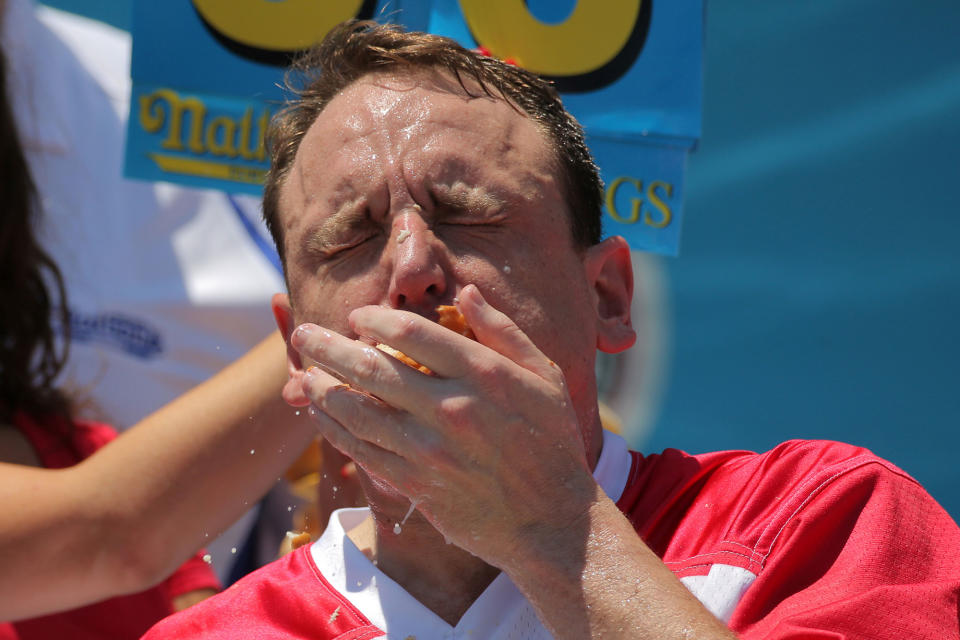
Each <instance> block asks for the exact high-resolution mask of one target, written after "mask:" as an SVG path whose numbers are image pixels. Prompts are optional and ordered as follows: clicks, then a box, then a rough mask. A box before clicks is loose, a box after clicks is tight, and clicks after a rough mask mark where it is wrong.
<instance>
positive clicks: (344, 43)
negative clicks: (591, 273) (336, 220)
mask: <svg viewBox="0 0 960 640" xmlns="http://www.w3.org/2000/svg"><path fill="white" fill-rule="evenodd" d="M424 70H426V71H433V72H446V73H448V74H450V75H451V76H452V77H453V78H455V79H456V81H457V82H458V83H459V84H460V86H461V87H462V88H463V90H464V91H465V92H466V93H467V95H470V96H475V97H477V96H478V95H479V94H477V92H478V91H480V92H483V94H484V95H486V96H489V97H493V98H499V99H503V98H506V100H507V101H508V102H509V103H510V104H511V106H513V107H514V109H517V110H518V111H520V112H522V113H523V114H525V115H526V116H527V117H529V118H531V119H532V120H533V121H534V122H535V123H536V124H537V125H538V126H539V127H540V129H541V131H543V132H544V133H545V135H546V136H547V139H548V140H549V142H550V143H551V146H552V148H553V151H554V154H555V158H554V160H555V162H556V165H557V168H558V171H557V173H558V175H559V177H560V184H561V188H562V189H563V190H564V196H565V198H566V202H567V207H568V210H569V215H570V229H571V233H572V236H573V241H574V245H575V246H576V247H577V248H581V249H582V248H586V247H589V246H591V245H594V244H596V243H597V242H599V241H600V236H601V207H602V203H603V184H602V183H601V181H600V175H599V172H598V171H597V166H596V164H595V163H594V161H593V157H592V156H591V155H590V151H589V149H588V148H587V145H586V141H585V140H584V134H583V128H582V127H581V126H580V124H579V123H578V122H577V121H576V119H575V118H574V117H573V116H572V115H571V114H570V113H569V112H568V111H567V110H566V109H565V108H564V107H563V103H562V102H561V101H560V96H559V94H558V93H557V92H556V90H555V89H554V88H553V86H552V85H551V84H550V83H548V82H547V81H545V80H543V79H542V78H540V77H539V76H537V75H535V74H533V73H530V72H529V71H526V70H524V69H522V68H520V67H517V66H513V65H510V64H506V63H504V62H501V61H500V60H497V59H495V58H491V57H488V56H485V55H482V54H480V53H478V52H475V51H470V50H469V49H465V48H464V47H462V46H460V45H459V44H458V43H457V42H455V41H454V40H452V39H450V38H445V37H442V36H437V35H433V34H429V33H420V32H415V31H406V30H405V29H404V28H403V27H400V26H397V25H382V24H377V23H376V22H372V21H356V20H350V21H347V22H344V23H342V24H340V25H339V26H337V27H335V28H334V29H333V30H332V31H331V32H330V33H329V34H328V35H327V37H326V38H325V39H324V40H323V41H322V42H321V43H320V44H319V45H317V46H316V47H314V48H313V49H311V50H310V51H308V52H307V53H306V54H304V55H303V56H301V57H300V58H299V59H298V60H297V61H296V62H295V63H294V64H293V66H292V67H291V69H290V71H289V72H288V73H287V89H288V90H289V91H290V92H292V94H293V95H294V98H293V99H292V100H291V101H290V103H289V104H288V105H287V107H286V108H285V109H283V110H282V111H281V112H280V113H278V114H277V115H276V116H275V117H274V119H273V121H272V122H271V126H270V129H269V131H268V134H267V140H268V146H269V149H270V171H269V173H268V174H267V179H266V184H265V186H264V195H263V216H264V219H265V221H266V223H267V227H268V228H269V229H270V233H271V234H272V235H273V239H274V242H275V243H276V245H277V250H278V251H279V252H280V256H281V259H284V244H283V233H282V227H281V225H280V221H279V200H280V190H281V188H282V186H283V184H284V181H285V180H286V178H287V176H288V174H289V172H290V168H291V166H292V165H293V161H294V159H295V157H296V155H297V150H298V149H299V148H300V143H301V141H302V140H303V137H304V135H305V134H306V133H307V130H308V129H309V128H310V126H311V125H312V124H313V122H314V121H315V120H316V118H317V116H318V115H320V113H321V112H322V111H323V110H324V108H326V106H327V105H328V104H329V103H330V101H331V100H332V99H333V98H334V97H335V96H336V95H337V94H339V93H340V92H341V91H343V90H344V89H345V88H347V87H348V86H350V85H351V84H352V83H354V82H356V81H357V80H359V79H360V78H362V77H363V76H365V75H368V74H371V73H379V72H398V73H413V72H418V71H424ZM468 86H469V87H470V88H468ZM284 263H285V259H284Z"/></svg>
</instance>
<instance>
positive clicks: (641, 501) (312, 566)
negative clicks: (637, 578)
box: [146, 441, 960, 640]
mask: <svg viewBox="0 0 960 640" xmlns="http://www.w3.org/2000/svg"><path fill="white" fill-rule="evenodd" d="M630 455H631V457H632V464H631V466H630V471H629V477H628V480H627V482H626V486H625V488H624V490H623V492H622V494H621V495H620V496H619V499H618V501H617V506H618V507H619V508H620V509H621V510H622V511H623V512H624V514H625V515H626V516H627V518H629V519H630V521H631V522H632V523H633V525H634V527H635V528H636V530H637V532H638V534H639V535H640V536H641V537H642V538H643V539H644V540H645V541H646V542H647V544H648V545H650V547H651V548H652V549H653V550H654V551H655V552H656V553H657V554H658V555H659V556H660V557H661V558H662V560H663V561H664V563H665V564H666V565H667V566H668V567H670V568H671V569H672V570H673V572H674V573H675V574H676V575H677V576H678V577H679V578H680V579H681V581H682V582H683V583H684V584H685V585H686V586H687V587H688V588H689V589H690V591H691V592H693V593H694V595H696V596H697V597H698V598H699V599H700V601H701V602H703V603H704V605H705V606H706V607H707V608H708V609H709V610H710V611H712V612H713V613H714V614H715V615H717V616H718V617H719V618H721V619H723V620H725V621H726V622H727V624H728V625H729V626H730V628H731V629H733V630H734V631H736V632H737V633H738V634H740V636H741V638H744V639H753V638H769V639H772V638H801V637H803V638H813V637H818V638H819V637H823V638H827V637H829V638H864V639H867V638H869V639H871V640H882V639H885V638H889V639H890V640H903V639H904V638H911V639H930V640H945V639H957V638H960V631H958V618H957V611H958V593H960V552H958V550H960V528H958V527H957V525H956V523H955V522H953V520H952V519H951V518H950V517H949V516H948V515H947V514H946V512H945V511H944V510H943V509H942V508H941V507H940V506H939V505H938V504H937V503H936V502H935V501H934V500H933V498H931V497H930V496H929V494H927V493H926V492H925V491H924V490H923V489H922V488H921V487H920V486H919V485H918V484H917V482H916V481H914V480H913V479H912V478H910V476H908V475H907V474H906V473H904V472H903V471H901V470H900V469H898V468H897V467H895V466H894V465H892V464H890V463H889V462H887V461H885V460H882V459H880V458H877V457H876V456H874V455H872V454H871V453H870V452H868V451H866V450H864V449H860V448H857V447H852V446H849V445H845V444H840V443H835V442H808V441H792V442H787V443H785V444H783V445H780V446H779V447H777V448H776V449H773V450H772V451H769V452H767V453H765V454H754V453H749V452H739V451H732V452H720V453H710V454H704V455H696V456H694V455H688V454H686V453H683V452H681V451H676V450H667V451H665V452H663V453H662V454H659V455H651V456H643V455H641V454H639V453H631V454H630ZM315 544H317V543H315ZM520 597H522V596H520ZM383 635H384V633H383V632H382V631H380V630H379V629H378V628H377V627H376V626H375V625H373V624H372V623H371V622H370V620H369V618H368V617H365V616H364V614H363V613H361V611H360V610H359V609H358V608H357V607H356V606H354V605H353V604H351V602H350V600H349V599H348V597H347V595H345V594H344V593H343V592H340V591H338V590H337V589H335V588H334V587H333V586H332V585H331V580H330V579H328V577H325V576H324V575H323V574H322V573H321V571H320V570H319V569H318V568H317V564H316V562H315V561H314V557H313V556H312V555H311V552H310V547H301V548H300V549H298V550H296V551H295V552H293V553H291V554H289V555H287V556H285V557H284V558H282V559H280V560H278V561H276V562H274V563H272V564H270V565H268V566H266V567H264V568H262V569H260V570H259V571H257V572H254V573H253V574H251V575H249V576H247V577H246V578H244V579H243V580H241V581H240V582H238V583H237V584H235V585H234V586H233V587H231V588H230V589H228V590H227V591H226V592H224V593H222V594H220V595H219V596H216V597H214V598H210V599H209V600H206V601H204V602H202V603H201V604H199V605H197V606H196V607H192V608H190V609H188V610H187V611H184V612H182V613H179V614H177V615H175V616H172V617H170V618H167V619H166V620H164V621H162V622H161V623H160V624H158V625H157V626H156V627H154V628H153V629H152V630H151V632H150V633H148V634H147V636H146V638H147V639H148V640H156V639H160V638H203V639H205V640H232V639H233V638H238V637H251V638H254V637H255V638H258V639H261V640H269V639H277V640H279V639H281V638H283V639H285V640H286V639H297V638H302V639H304V640H306V639H307V638H310V639H322V638H327V639H331V640H332V639H334V638H336V639H338V640H347V639H363V640H366V639H367V638H376V637H381V636H383ZM390 637H391V638H392V637H393V636H392V635H391V636H390ZM481 637H486V636H481ZM511 637H512V636H511ZM517 637H542V636H541V635H538V634H537V633H530V634H529V636H527V635H523V634H521V635H519V636H517ZM398 638H401V639H402V638H403V635H400V636H398ZM478 640H480V637H478Z"/></svg>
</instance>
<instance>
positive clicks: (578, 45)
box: [194, 0, 650, 76]
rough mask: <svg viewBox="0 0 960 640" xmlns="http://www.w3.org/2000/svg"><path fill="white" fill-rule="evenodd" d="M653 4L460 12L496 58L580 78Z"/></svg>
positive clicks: (517, 4) (469, 2) (628, 0)
mask: <svg viewBox="0 0 960 640" xmlns="http://www.w3.org/2000/svg"><path fill="white" fill-rule="evenodd" d="M223 1H224V2H225V3H228V4H230V5H231V6H232V5H233V2H231V1H230V0H223ZM649 1H650V0H606V1H605V2H592V1H588V0H577V4H576V6H575V7H574V9H573V12H572V13H571V14H570V16H569V17H568V18H567V19H566V20H565V21H564V22H562V23H560V24H545V23H543V22H540V21H539V20H538V19H537V18H536V17H535V16H534V15H533V14H531V13H530V9H529V8H528V7H527V5H526V2H525V0H460V8H461V9H462V11H463V16H464V18H466V21H467V24H469V26H470V30H471V31H472V32H473V34H474V36H475V37H476V39H477V41H478V42H479V43H480V44H482V45H483V46H485V47H487V48H488V49H489V50H490V52H491V53H493V54H494V55H495V56H497V57H499V58H513V59H514V60H516V61H517V64H519V65H520V66H522V67H524V68H526V69H529V70H531V71H533V72H535V73H541V74H545V75H549V76H575V75H580V74H585V73H589V72H591V71H595V70H597V69H599V68H601V67H603V66H604V65H605V64H607V63H608V62H610V61H611V60H613V58H615V57H616V55H617V54H618V53H620V51H621V50H622V49H623V48H624V46H625V45H626V44H627V41H628V40H629V39H630V35H631V33H633V29H634V26H635V25H636V24H637V20H638V19H639V17H640V7H641V5H642V3H643V2H649ZM194 2H197V0H194ZM237 13H239V11H237Z"/></svg>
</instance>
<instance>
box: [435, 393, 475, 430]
mask: <svg viewBox="0 0 960 640" xmlns="http://www.w3.org/2000/svg"><path fill="white" fill-rule="evenodd" d="M476 404H477V403H476V401H475V400H474V399H473V398H470V397H467V396H455V397H451V398H444V399H443V400H441V401H440V402H438V403H437V407H436V416H437V422H439V423H440V424H445V425H448V426H450V427H452V428H454V429H462V428H465V427H468V426H469V425H470V424H472V422H473V421H474V420H475V419H476V416H477V406H476Z"/></svg>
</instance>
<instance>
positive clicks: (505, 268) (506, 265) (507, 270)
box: [503, 264, 510, 275]
mask: <svg viewBox="0 0 960 640" xmlns="http://www.w3.org/2000/svg"><path fill="white" fill-rule="evenodd" d="M503 272H504V273H506V274H507V275H510V265H508V264H505V265H503Z"/></svg>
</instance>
